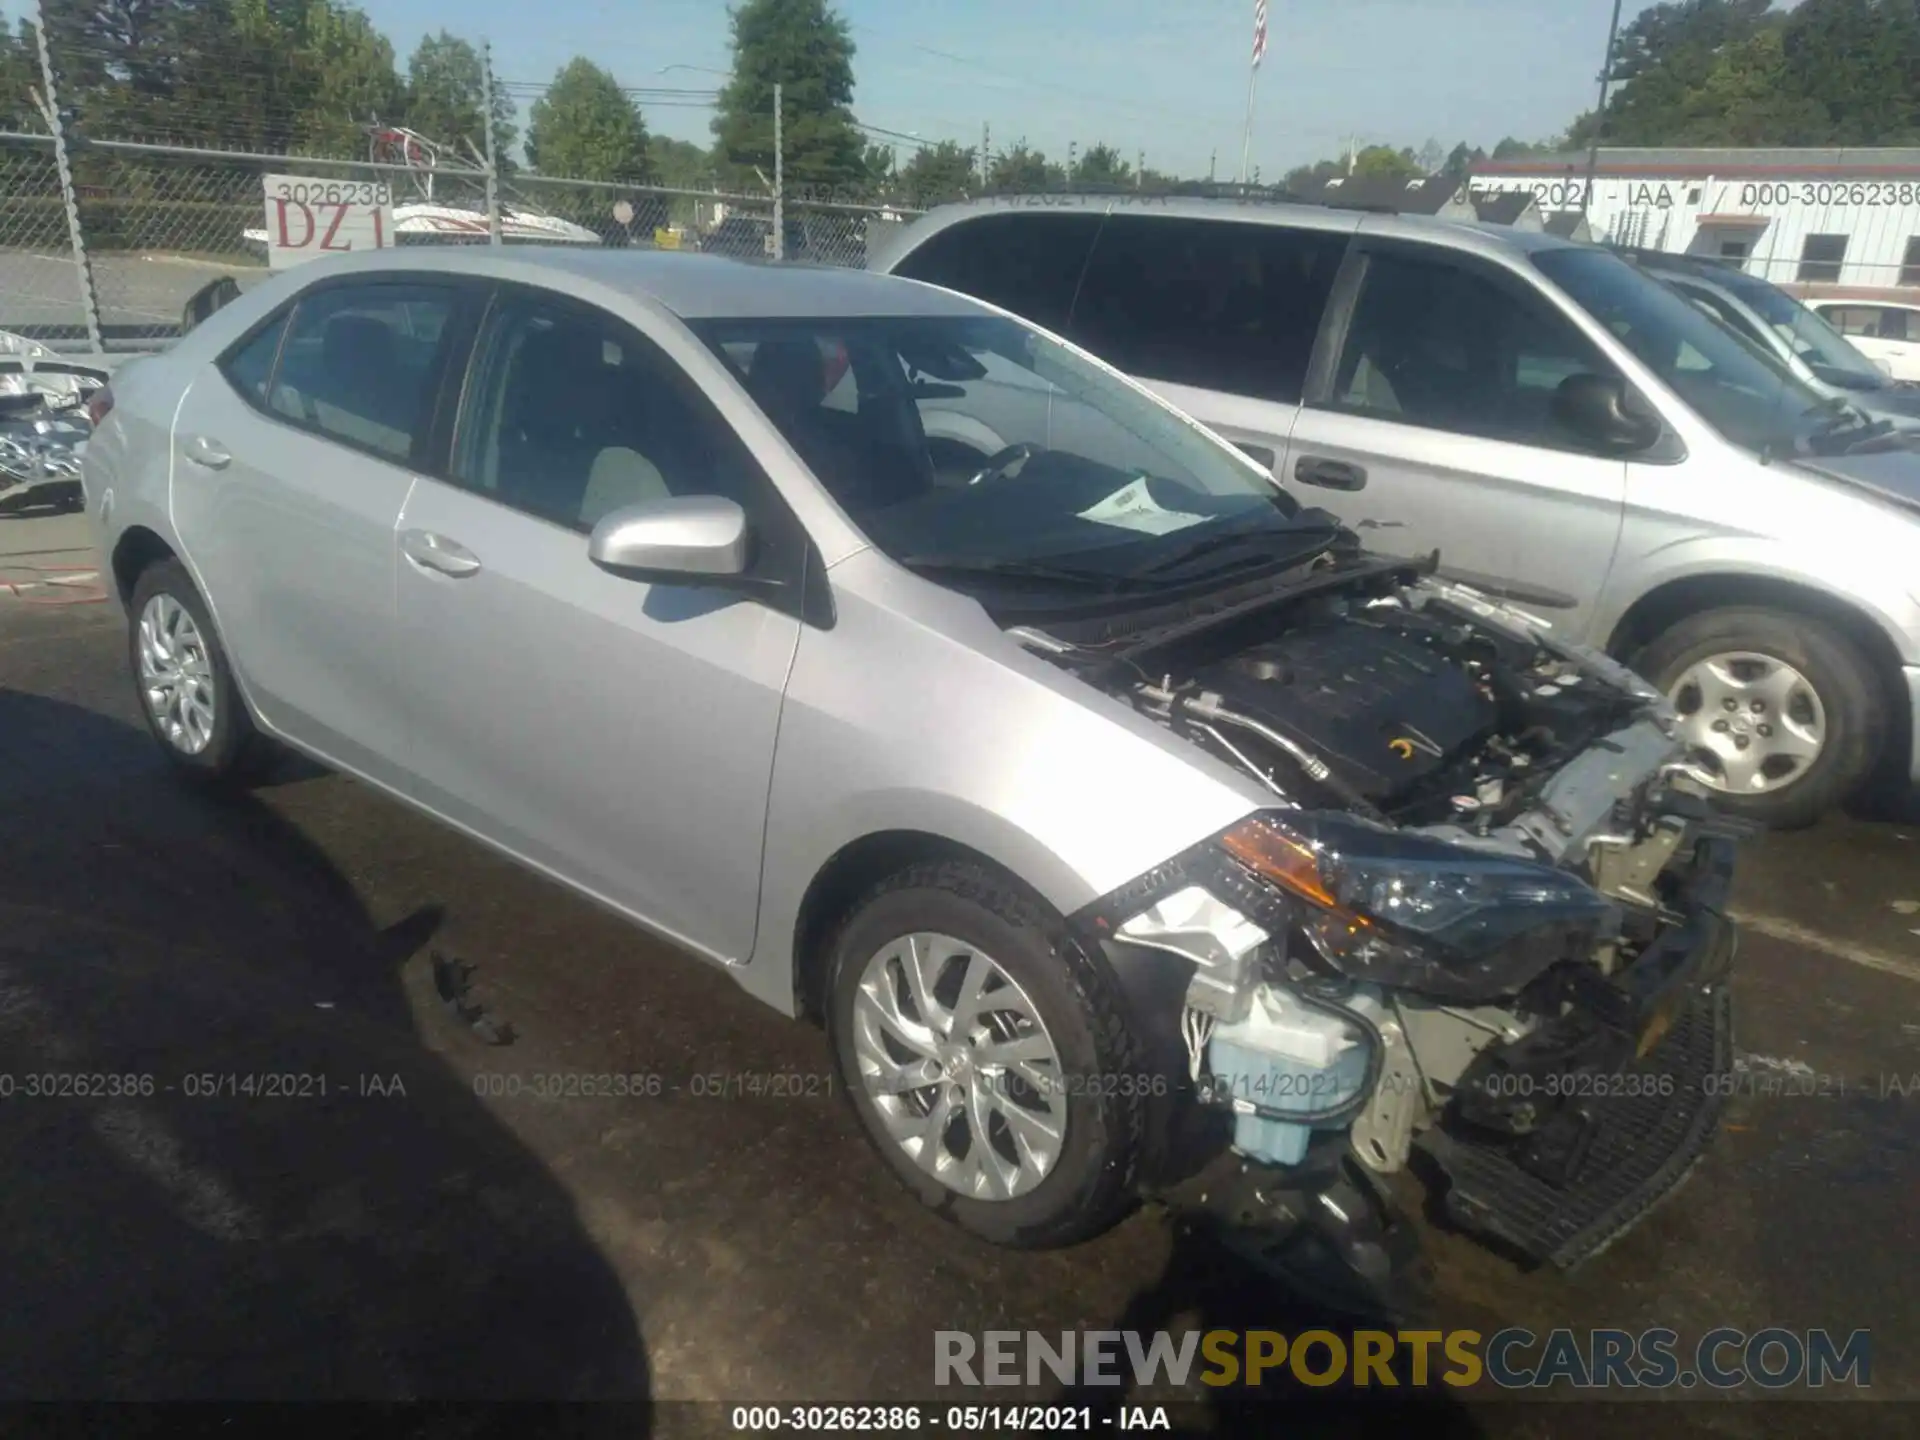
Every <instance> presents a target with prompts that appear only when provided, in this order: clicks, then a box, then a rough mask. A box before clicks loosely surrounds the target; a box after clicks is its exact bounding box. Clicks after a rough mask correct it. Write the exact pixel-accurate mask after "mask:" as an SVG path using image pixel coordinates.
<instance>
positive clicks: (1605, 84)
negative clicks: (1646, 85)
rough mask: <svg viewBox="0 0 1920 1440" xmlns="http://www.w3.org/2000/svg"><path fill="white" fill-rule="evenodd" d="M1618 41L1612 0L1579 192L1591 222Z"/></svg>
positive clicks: (1615, 4)
mask: <svg viewBox="0 0 1920 1440" xmlns="http://www.w3.org/2000/svg"><path fill="white" fill-rule="evenodd" d="M1619 40H1620V0H1613V19H1612V20H1611V21H1610V22H1608V25H1607V58H1606V61H1605V62H1604V63H1603V64H1602V65H1601V66H1600V108H1599V109H1597V110H1595V111H1594V112H1593V143H1592V144H1591V145H1589V146H1588V147H1587V183H1586V185H1585V187H1584V188H1583V189H1582V190H1581V192H1580V218H1581V219H1582V220H1584V221H1586V223H1587V224H1588V225H1591V224H1592V223H1593V221H1592V220H1591V219H1589V218H1588V216H1587V211H1588V210H1589V208H1591V207H1592V205H1593V182H1594V177H1595V176H1596V175H1597V174H1598V173H1599V170H1600V135H1601V132H1602V131H1604V130H1605V129H1606V128H1607V91H1608V89H1609V88H1610V87H1611V86H1612V84H1613V50H1614V46H1615V45H1617V44H1618V43H1619Z"/></svg>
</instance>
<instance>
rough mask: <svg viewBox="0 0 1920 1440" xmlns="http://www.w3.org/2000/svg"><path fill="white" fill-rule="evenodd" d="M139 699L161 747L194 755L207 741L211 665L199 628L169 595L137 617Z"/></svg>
mask: <svg viewBox="0 0 1920 1440" xmlns="http://www.w3.org/2000/svg"><path fill="white" fill-rule="evenodd" d="M139 649H140V694H141V697H142V698H143V699H144V700H145V701H146V705H147V713H148V714H149V715H151V716H152V717H153V723H154V726H155V728H157V729H158V730H159V732H160V734H161V735H162V736H163V737H164V738H165V739H166V742H167V743H168V744H169V745H171V746H173V748H174V749H176V750H178V751H179V752H180V753H181V754H183V755H198V754H199V753H200V752H201V751H202V750H205V749H206V748H207V746H208V745H209V744H211V743H212V741H213V726H214V716H215V711H214V685H213V660H212V657H210V656H209V655H208V653H207V645H206V641H205V640H204V639H203V638H202V637H201V634H200V627H199V626H198V625H197V624H195V623H194V619H193V616H192V615H191V614H190V613H188V611H187V608H186V607H185V606H184V605H182V604H181V603H180V602H179V601H178V600H176V599H174V598H173V597H172V596H171V595H167V594H159V595H155V596H154V597H153V598H152V599H151V600H149V601H147V604H146V608H145V609H143V610H142V611H141V612H140V641H139Z"/></svg>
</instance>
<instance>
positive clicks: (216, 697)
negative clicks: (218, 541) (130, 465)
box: [127, 560, 265, 781]
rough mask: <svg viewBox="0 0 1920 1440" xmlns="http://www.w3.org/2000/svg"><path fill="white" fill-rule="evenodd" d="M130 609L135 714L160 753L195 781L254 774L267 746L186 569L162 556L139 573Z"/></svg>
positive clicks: (129, 649) (238, 778) (226, 778)
mask: <svg viewBox="0 0 1920 1440" xmlns="http://www.w3.org/2000/svg"><path fill="white" fill-rule="evenodd" d="M128 610H129V612H130V617H131V620H132V624H131V626H130V627H129V630H128V637H127V638H128V659H129V661H130V663H131V665H132V669H133V679H134V684H135V686H136V687H137V688H138V691H139V696H140V711H141V714H143V715H144V716H145V717H146V721H147V728H148V729H149V730H151V731H152V732H153V737H154V739H156V740H157V741H159V742H160V749H161V751H162V753H164V754H165V755H166V757H167V759H168V760H169V761H171V762H172V763H173V764H174V766H175V767H176V768H177V769H178V770H179V771H180V772H181V773H182V774H185V775H187V776H189V777H190V778H193V779H196V780H206V781H227V780H240V779H244V778H246V777H248V776H250V775H252V774H253V773H255V771H256V770H257V768H258V766H259V764H260V763H261V761H262V760H263V758H264V751H265V745H264V743H263V742H262V740H261V738H260V736H259V734H258V733H257V732H256V731H255V729H254V726H253V718H252V717H251V716H250V715H248V713H247V707H246V705H245V703H244V702H243V701H242V700H241V698H240V692H239V690H238V688H237V687H236V686H235V685H234V683H233V671H232V670H231V668H230V667H229V666H228V664H227V656H226V652H225V651H224V650H222V649H221V648H220V637H219V636H218V635H216V634H215V633H214V628H213V621H212V619H211V618H210V617H209V616H208V614H207V606H206V602H205V601H203V600H202V599H201V598H200V592H199V591H198V590H196V589H195V588H194V585H193V581H192V580H191V579H190V578H188V575H187V572H186V568H185V567H184V566H182V565H181V564H180V562H179V561H178V560H162V561H159V562H158V563H156V564H153V565H150V566H148V567H147V568H146V569H145V570H143V571H141V572H140V578H139V579H138V580H137V581H136V582H135V583H134V587H133V596H132V599H131V600H130V602H129V604H128Z"/></svg>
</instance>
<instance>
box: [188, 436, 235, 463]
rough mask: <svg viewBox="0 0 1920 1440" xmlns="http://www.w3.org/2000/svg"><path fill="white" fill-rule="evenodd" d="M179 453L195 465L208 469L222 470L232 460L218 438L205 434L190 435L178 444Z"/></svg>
mask: <svg viewBox="0 0 1920 1440" xmlns="http://www.w3.org/2000/svg"><path fill="white" fill-rule="evenodd" d="M180 453H181V454H182V455H185V456H186V457H187V459H189V460H191V461H192V462H193V463H194V464H196V465H201V466H204V467H205V468H207V469H208V470H224V469H226V468H227V466H228V465H229V464H231V463H232V461H233V456H231V455H229V454H228V453H227V451H226V449H225V447H224V446H222V445H221V444H220V442H219V441H218V440H213V439H209V438H208V437H207V436H205V435H190V436H188V437H187V439H186V441H185V443H183V444H182V445H181V446H180Z"/></svg>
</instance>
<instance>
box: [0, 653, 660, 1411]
mask: <svg viewBox="0 0 1920 1440" xmlns="http://www.w3.org/2000/svg"><path fill="white" fill-rule="evenodd" d="M0 736H4V737H5V739H6V747H5V755H4V769H0V1089H4V1090H5V1091H6V1094H5V1096H4V1097H0V1163H3V1164H4V1165H5V1171H6V1175H7V1183H6V1184H5V1185H4V1186H0V1275H4V1276H5V1277H6V1299H7V1303H6V1304H5V1305H4V1306H0V1355H5V1356H6V1363H5V1364H4V1365H0V1400H19V1399H29V1398H33V1399H90V1400H106V1399H172V1398H180V1399H200V1400H221V1401H247V1400H255V1399H346V1398H356V1399H375V1400H480V1399H541V1400H570V1399H594V1400H620V1401H627V1402H633V1403H630V1404H620V1405H614V1406H607V1407H596V1413H599V1414H601V1415H602V1416H603V1417H604V1418H605V1420H606V1422H607V1425H608V1427H609V1428H611V1427H613V1426H616V1425H617V1427H618V1429H619V1432H620V1433H621V1434H623V1435H629V1434H636V1433H639V1434H644V1433H647V1431H648V1430H649V1429H650V1425H651V1420H652V1415H651V1409H650V1406H649V1405H648V1403H647V1396H648V1384H649V1371H648V1365H647V1360H646V1355H645V1352H644V1349H643V1345H642V1341H641V1337H640V1334H639V1329H638V1325H637V1323H636V1320H635V1315H634V1305H633V1303H632V1301H631V1300H630V1298H629V1296H628V1294H627V1292H626V1290H625V1288H624V1287H623V1285H622V1283H621V1280H620V1278H619V1277H618V1275H617V1274H616V1273H615V1271H614V1270H613V1268H612V1267H611V1266H610V1265H609V1263H608V1262H607V1260H606V1259H605V1258H604V1257H603V1256H602V1254H601V1253H600V1251H599V1250H598V1249H597V1248H596V1246H595V1245H594V1243H593V1241H592V1240H591V1238H590V1237H589V1236H588V1234H587V1232H586V1230H585V1229H584V1227H583V1226H582V1224H581V1222H580V1220H579V1218H578V1217H577V1215H576V1213H575V1208H574V1205H573V1202H572V1200H571V1198H570V1197H569V1195H568V1194H567V1192H566V1191H565V1190H564V1189H563V1188H562V1186H561V1185H560V1184H559V1183H558V1181H557V1180H556V1179H555V1177H554V1176H553V1175H552V1174H551V1173H550V1172H549V1171H548V1169H547V1168H546V1167H545V1166H544V1165H543V1164H542V1163H541V1162H540V1160H539V1159H537V1158H536V1157H535V1156H534V1155H533V1154H532V1153H531V1152H530V1151H529V1150H528V1149H527V1148H526V1147H525V1146H524V1145H523V1144H522V1143H521V1142H520V1140H519V1139H518V1138H517V1137H516V1136H515V1135H514V1134H513V1133H511V1132H510V1131H509V1130H508V1129H507V1128H506V1127H505V1126H504V1125H503V1124H502V1123H501V1122H500V1121H499V1120H498V1119H496V1118H495V1117H494V1115H493V1114H492V1113H490V1112H489V1111H488V1110H487V1108H486V1107H485V1106H484V1105H483V1104H482V1103H481V1102H480V1100H479V1099H478V1098H476V1096H475V1093H474V1090H473V1088H472V1086H471V1085H470V1084H469V1083H468V1082H467V1081H466V1080H464V1079H462V1078H461V1077H460V1075H459V1074H458V1073H457V1072H456V1071H455V1070H454V1069H453V1068H452V1067H450V1066H449V1065H447V1064H446V1062H444V1061H443V1060H442V1059H441V1058H439V1056H438V1055H436V1054H435V1053H434V1052H433V1050H432V1049H430V1048H429V1045H428V1036H427V1035H426V1034H423V1032H422V1030H421V1028H420V1026H419V1025H418V1024H417V1023H416V1019H415V1016H416V1011H417V1010H420V1009H422V1008H424V1009H425V1010H426V1011H427V1013H429V1014H432V1013H433V1005H432V1000H431V995H432V988H431V984H430V983H424V982H423V981H422V979H421V977H422V976H423V975H424V972H425V966H426V961H425V957H424V956H422V955H421V954H420V952H421V950H422V947H423V946H424V944H425V943H426V941H427V940H428V938H429V937H430V936H431V935H432V934H433V933H434V931H435V930H436V928H437V927H438V925H439V923H440V919H441V917H440V916H439V914H438V913H437V912H436V911H435V910H433V909H431V908H428V909H422V910H419V911H416V912H414V913H413V914H410V915H405V916H398V917H393V918H392V919H390V920H389V921H388V922H387V923H384V924H383V923H381V922H379V921H378V920H376V919H375V918H373V917H372V916H370V915H369V914H367V913H366V911H365V909H364V907H363V906H362V905H361V903H360V901H359V899H358V897H357V895H356V893H355V890H354V887H353V886H352V884H351V883H350V882H349V881H348V879H347V878H346V877H345V876H343V875H342V874H340V872H339V871H338V870H337V869H336V868H335V867H334V866H333V864H332V863H331V862H330V861H329V860H328V858H327V856H326V855H325V854H323V853H322V852H321V851H320V850H319V849H318V848H317V847H316V846H314V845H313V844H312V843H311V842H310V841H309V840H308V839H307V838H306V837H305V836H304V835H303V834H302V833H301V832H300V831H299V830H298V829H297V828H295V827H294V826H292V825H290V824H288V823H287V822H286V821H284V820H283V819H282V818H281V817H280V816H279V815H277V814H276V813H275V812H274V811H273V809H271V808H270V807H269V806H268V805H267V804H265V803H263V802H262V801H261V800H258V799H256V798H254V797H252V796H249V795H239V796H233V797H226V798H220V797H215V796H213V795H210V794H205V793H201V792H199V791H197V790H194V789H192V788H191V787H187V786H184V785H183V784H182V783H181V782H180V781H178V780H177V779H176V778H175V777H173V776H172V775H171V774H170V773H168V771H167V767H166V766H165V763H164V762H163V761H162V759H161V758H160V756H159V755H158V753H157V752H156V750H155V748H154V746H153V742H152V740H151V739H150V737H149V736H148V735H147V734H146V733H145V732H144V731H143V730H140V729H137V728H135V727H134V726H131V725H128V724H125V723H122V722H120V721H118V720H114V719H111V718H108V717H106V716H103V715H101V714H98V713H96V712H94V711H92V710H89V709H87V708H84V707H82V706H80V705H76V704H72V703H68V702H66V701H64V700H59V699H52V698H48V697H45V696H42V695H37V694H31V693H25V692H21V691H18V690H11V689H0ZM53 816H58V817H59V819H58V822H57V824H56V823H54V822H53V821H52V819H51V817H53ZM409 976H412V977H414V986H413V992H412V993H415V994H418V995H422V996H424V997H425V999H424V1006H423V1005H422V1003H421V1002H418V1001H415V1002H411V1003H410V1000H409V994H410V991H409V985H408V977H409ZM449 1034H451V1035H452V1036H453V1038H452V1039H449V1040H446V1041H445V1042H444V1043H447V1044H453V1045H457V1044H460V1043H471V1042H470V1041H463V1040H462V1039H461V1037H459V1036H458V1033H457V1030H450V1031H449ZM522 1428H524V1426H523V1427H522ZM573 1428H574V1429H576V1430H577V1429H578V1427H577V1426H575V1427H573ZM462 1433H474V1432H473V1431H471V1430H467V1431H463V1432H462Z"/></svg>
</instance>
